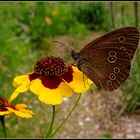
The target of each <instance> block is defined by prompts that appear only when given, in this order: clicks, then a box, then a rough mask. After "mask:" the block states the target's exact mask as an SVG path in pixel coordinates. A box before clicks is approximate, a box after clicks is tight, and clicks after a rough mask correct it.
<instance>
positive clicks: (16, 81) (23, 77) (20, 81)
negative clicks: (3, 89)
mask: <svg viewBox="0 0 140 140" xmlns="http://www.w3.org/2000/svg"><path fill="white" fill-rule="evenodd" d="M25 82H30V80H29V75H21V76H17V77H15V78H14V80H13V86H14V87H16V88H17V87H18V86H19V85H22V84H23V83H25Z"/></svg>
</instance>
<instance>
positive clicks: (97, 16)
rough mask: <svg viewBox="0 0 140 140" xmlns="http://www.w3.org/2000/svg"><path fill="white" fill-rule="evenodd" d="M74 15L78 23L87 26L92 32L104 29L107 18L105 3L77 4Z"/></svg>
mask: <svg viewBox="0 0 140 140" xmlns="http://www.w3.org/2000/svg"><path fill="white" fill-rule="evenodd" d="M72 13H73V16H74V18H75V20H76V21H78V22H80V23H83V24H85V25H87V27H88V28H89V29H90V30H95V29H99V28H102V27H103V25H104V22H105V18H107V14H106V12H105V6H104V3H101V2H85V3H84V2H83V3H78V2H77V3H76V4H75V5H73V9H72Z"/></svg>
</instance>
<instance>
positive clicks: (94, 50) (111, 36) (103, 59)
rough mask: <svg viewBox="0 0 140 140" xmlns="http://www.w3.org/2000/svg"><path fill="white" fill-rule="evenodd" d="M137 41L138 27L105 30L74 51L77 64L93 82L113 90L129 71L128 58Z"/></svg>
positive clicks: (129, 59) (124, 79)
mask: <svg viewBox="0 0 140 140" xmlns="http://www.w3.org/2000/svg"><path fill="white" fill-rule="evenodd" d="M138 42H139V31H138V29H137V28H135V27H125V28H121V29H117V30H115V31H112V32H109V33H107V34H105V35H104V36H102V37H100V38H98V39H96V40H94V41H91V42H90V43H88V44H87V45H86V46H85V47H84V48H83V49H82V50H81V51H80V53H77V54H78V56H79V57H78V58H77V61H76V63H77V67H78V68H79V69H80V70H81V71H83V72H84V73H85V74H86V75H87V76H88V78H89V79H91V80H92V81H93V82H94V83H95V84H96V85H97V86H99V87H101V88H103V89H106V90H110V91H112V90H115V89H117V88H118V87H119V86H120V85H122V84H123V83H124V82H125V81H126V79H127V78H128V76H129V74H130V67H131V60H132V58H133V56H134V53H135V51H136V49H137V46H138Z"/></svg>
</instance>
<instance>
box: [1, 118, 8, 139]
mask: <svg viewBox="0 0 140 140" xmlns="http://www.w3.org/2000/svg"><path fill="white" fill-rule="evenodd" d="M0 121H1V124H2V127H3V134H4V137H5V138H7V134H6V127H5V120H4V116H0Z"/></svg>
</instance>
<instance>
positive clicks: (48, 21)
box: [45, 17, 52, 25]
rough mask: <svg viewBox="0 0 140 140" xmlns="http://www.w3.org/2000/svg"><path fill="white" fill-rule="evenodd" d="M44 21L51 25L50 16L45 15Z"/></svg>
mask: <svg viewBox="0 0 140 140" xmlns="http://www.w3.org/2000/svg"><path fill="white" fill-rule="evenodd" d="M45 22H46V23H47V24H48V25H51V24H52V20H51V18H49V17H46V18H45Z"/></svg>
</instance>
